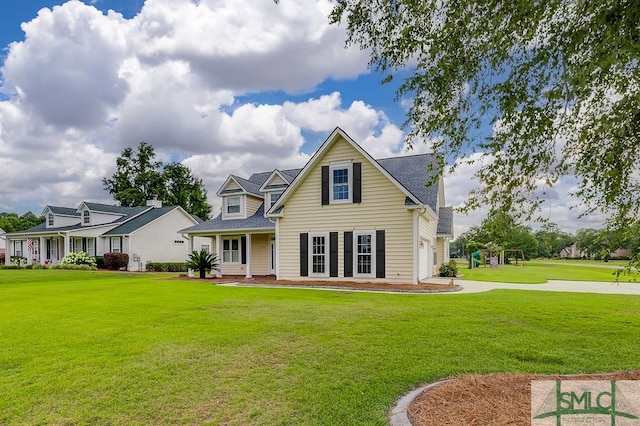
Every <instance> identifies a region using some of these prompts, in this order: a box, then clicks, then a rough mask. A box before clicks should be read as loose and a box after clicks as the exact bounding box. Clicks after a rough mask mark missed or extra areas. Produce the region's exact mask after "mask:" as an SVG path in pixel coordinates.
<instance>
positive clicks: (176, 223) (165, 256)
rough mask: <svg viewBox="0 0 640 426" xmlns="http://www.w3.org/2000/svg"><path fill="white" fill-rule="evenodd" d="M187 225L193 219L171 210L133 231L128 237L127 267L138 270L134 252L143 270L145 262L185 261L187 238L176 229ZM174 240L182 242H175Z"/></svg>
mask: <svg viewBox="0 0 640 426" xmlns="http://www.w3.org/2000/svg"><path fill="white" fill-rule="evenodd" d="M189 226H193V221H192V220H189V218H187V217H186V216H185V215H184V214H182V213H181V212H180V211H178V210H173V211H171V212H169V213H167V214H165V215H164V216H161V217H160V218H158V219H156V220H155V221H153V222H151V223H150V224H148V225H146V226H144V227H142V228H140V229H139V230H137V231H136V232H134V233H133V234H132V235H131V237H130V238H129V239H128V240H129V247H128V250H127V252H128V254H129V269H130V270H133V271H136V270H138V262H134V261H133V255H134V254H137V255H138V256H139V257H140V262H141V263H142V269H143V270H144V268H145V266H146V264H147V262H186V261H187V259H188V257H189V240H188V239H187V238H184V237H183V236H182V235H181V234H179V233H178V232H177V230H178V229H185V228H187V227H189ZM126 241H127V240H126V239H125V242H124V243H125V249H126V248H127V244H126ZM175 241H184V242H183V243H182V244H176V243H175Z"/></svg>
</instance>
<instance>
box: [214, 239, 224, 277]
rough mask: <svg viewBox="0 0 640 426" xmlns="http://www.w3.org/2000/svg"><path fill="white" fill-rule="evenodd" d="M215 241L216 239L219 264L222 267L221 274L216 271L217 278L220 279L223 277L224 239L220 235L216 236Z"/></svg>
mask: <svg viewBox="0 0 640 426" xmlns="http://www.w3.org/2000/svg"><path fill="white" fill-rule="evenodd" d="M215 239H216V256H218V263H219V266H220V272H217V271H216V276H217V277H218V278H220V277H221V276H222V238H221V236H220V235H216V236H215Z"/></svg>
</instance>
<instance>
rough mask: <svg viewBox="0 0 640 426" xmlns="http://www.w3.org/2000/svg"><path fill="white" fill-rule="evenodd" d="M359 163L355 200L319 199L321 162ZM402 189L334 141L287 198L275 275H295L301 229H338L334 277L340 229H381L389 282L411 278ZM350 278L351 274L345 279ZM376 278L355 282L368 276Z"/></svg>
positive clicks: (409, 240) (408, 215)
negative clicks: (327, 201) (358, 188)
mask: <svg viewBox="0 0 640 426" xmlns="http://www.w3.org/2000/svg"><path fill="white" fill-rule="evenodd" d="M345 160H352V161H353V162H361V163H362V202H361V203H360V204H353V203H348V204H329V205H324V206H323V205H322V204H321V201H322V199H321V191H322V187H321V186H322V182H321V166H323V165H329V163H330V162H332V161H345ZM404 200H405V194H404V193H403V192H401V191H400V189H398V187H397V186H396V185H395V184H393V183H392V182H391V181H390V180H389V179H388V178H387V177H386V176H384V175H383V174H382V173H381V172H380V171H378V170H377V169H376V168H375V166H374V165H372V164H371V163H370V162H369V161H368V160H367V159H366V158H365V157H363V156H362V155H361V154H360V153H359V152H358V151H356V150H355V149H354V148H353V147H352V146H351V145H349V144H348V143H346V142H344V143H343V142H340V141H338V142H337V143H336V144H335V145H334V146H333V147H331V148H330V150H329V152H327V153H326V155H325V157H324V158H323V159H322V160H321V161H320V162H319V163H318V164H317V165H316V167H315V168H314V169H313V170H311V171H310V173H309V174H308V175H307V177H306V179H305V180H304V181H303V182H302V183H301V184H300V186H299V187H298V188H297V190H296V192H295V193H294V194H292V196H291V198H290V199H289V200H287V202H286V205H285V208H284V217H283V218H282V219H280V236H279V248H280V255H279V258H280V278H282V279H299V277H300V257H299V245H300V233H305V232H330V231H333V232H336V231H337V232H338V247H339V255H338V278H344V253H343V246H344V231H354V230H355V231H358V230H362V231H376V230H381V229H384V230H385V246H386V259H385V261H386V262H385V263H386V278H385V279H384V281H388V282H396V283H400V282H409V283H410V282H412V279H413V253H412V247H413V244H412V233H413V218H412V213H411V212H410V211H408V210H407V209H406V208H405V207H404ZM349 279H350V280H351V278H349ZM372 279H374V280H375V278H369V279H364V278H361V279H360V281H371V280H372Z"/></svg>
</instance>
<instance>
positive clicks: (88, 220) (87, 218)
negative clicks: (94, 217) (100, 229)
mask: <svg viewBox="0 0 640 426" xmlns="http://www.w3.org/2000/svg"><path fill="white" fill-rule="evenodd" d="M83 219H84V220H83V223H84V224H85V225H88V224H90V223H91V213H90V212H89V210H85V211H84V213H83Z"/></svg>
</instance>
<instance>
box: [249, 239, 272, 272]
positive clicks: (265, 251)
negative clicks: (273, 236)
mask: <svg viewBox="0 0 640 426" xmlns="http://www.w3.org/2000/svg"><path fill="white" fill-rule="evenodd" d="M251 274H252V275H269V235H267V234H256V235H252V236H251Z"/></svg>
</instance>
